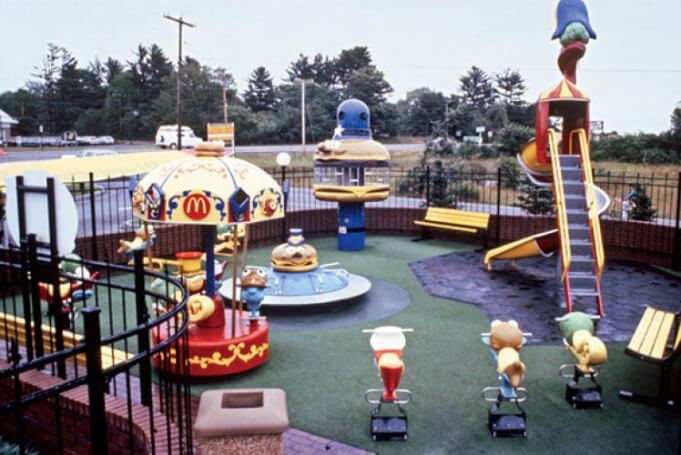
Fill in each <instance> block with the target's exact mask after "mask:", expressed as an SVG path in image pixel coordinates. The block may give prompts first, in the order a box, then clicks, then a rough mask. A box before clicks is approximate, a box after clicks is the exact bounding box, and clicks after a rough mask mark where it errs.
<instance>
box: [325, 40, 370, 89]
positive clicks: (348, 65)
mask: <svg viewBox="0 0 681 455" xmlns="http://www.w3.org/2000/svg"><path fill="white" fill-rule="evenodd" d="M370 66H371V67H373V64H372V60H371V54H370V53H369V49H368V48H367V47H366V46H356V47H353V48H352V49H343V50H342V51H341V52H340V54H339V55H338V57H337V58H336V59H335V60H334V62H333V69H334V73H335V76H336V79H337V80H338V82H339V83H340V84H341V86H343V87H345V86H347V85H348V83H349V80H350V77H351V76H352V74H353V73H354V72H355V71H358V70H360V69H363V68H366V67H370Z"/></svg>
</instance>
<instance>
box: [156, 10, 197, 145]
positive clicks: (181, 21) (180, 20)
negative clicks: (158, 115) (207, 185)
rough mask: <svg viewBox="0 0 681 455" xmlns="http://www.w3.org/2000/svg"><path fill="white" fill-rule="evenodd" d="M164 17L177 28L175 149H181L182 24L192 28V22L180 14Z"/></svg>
mask: <svg viewBox="0 0 681 455" xmlns="http://www.w3.org/2000/svg"><path fill="white" fill-rule="evenodd" d="M163 17H164V18H166V19H168V20H169V21H173V22H177V25H178V30H179V49H178V56H177V96H176V98H177V99H176V107H175V116H176V117H177V149H178V150H182V103H181V100H182V26H184V25H186V26H187V27H191V28H194V27H195V25H194V24H190V23H189V22H186V21H185V20H184V18H183V17H182V16H180V17H179V18H177V17H172V16H169V15H167V14H164V15H163Z"/></svg>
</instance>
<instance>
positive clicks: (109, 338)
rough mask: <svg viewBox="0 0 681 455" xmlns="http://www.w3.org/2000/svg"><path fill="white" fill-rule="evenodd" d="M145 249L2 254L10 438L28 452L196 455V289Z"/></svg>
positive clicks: (31, 247)
mask: <svg viewBox="0 0 681 455" xmlns="http://www.w3.org/2000/svg"><path fill="white" fill-rule="evenodd" d="M138 256H139V257H137V258H136V259H137V262H136V264H139V265H138V266H137V267H135V268H131V267H128V266H118V265H113V264H110V263H108V261H106V258H104V259H105V261H104V262H96V261H89V260H84V259H81V258H78V259H75V258H70V257H63V258H55V257H52V256H50V255H47V254H44V253H42V252H41V251H39V247H38V246H37V244H36V241H35V236H29V237H28V241H27V242H26V243H25V244H24V245H22V247H21V248H10V249H0V384H1V385H0V434H2V436H3V437H4V438H5V439H6V440H10V441H12V442H16V443H18V444H19V445H20V447H21V450H22V453H23V452H24V451H25V450H32V449H35V450H38V451H39V452H40V453H59V454H61V453H192V433H191V395H190V388H189V383H188V381H187V378H188V375H187V373H188V365H187V363H186V359H187V358H188V354H187V352H186V347H187V345H188V343H187V326H188V320H189V318H188V315H187V311H186V307H185V305H186V298H187V297H186V292H185V291H184V288H183V287H182V286H181V285H180V284H179V282H177V281H176V280H174V279H172V278H170V277H169V276H167V275H163V274H158V273H153V272H149V271H146V270H144V269H143V268H142V266H141V264H142V256H141V252H140V253H139V254H138ZM150 280H157V281H156V285H155V286H154V288H153V289H156V291H153V290H151V287H150V284H149V282H150ZM159 284H160V286H159ZM176 291H179V292H180V294H176ZM178 296H181V297H180V298H178ZM152 302H153V303H154V305H162V306H163V307H164V308H165V309H166V310H167V311H165V312H163V313H159V314H155V313H154V311H153V310H152ZM160 333H162V334H164V336H163V337H161V338H157V339H156V340H152V337H153V335H154V334H160ZM178 358H179V359H181V360H179V361H178ZM152 362H155V363H156V364H157V366H160V367H162V370H163V371H165V372H166V373H165V374H158V373H157V371H156V370H154V369H152Z"/></svg>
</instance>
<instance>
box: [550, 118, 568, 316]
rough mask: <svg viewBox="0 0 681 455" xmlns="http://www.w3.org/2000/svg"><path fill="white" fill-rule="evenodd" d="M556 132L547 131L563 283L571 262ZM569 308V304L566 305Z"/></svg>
mask: <svg viewBox="0 0 681 455" xmlns="http://www.w3.org/2000/svg"><path fill="white" fill-rule="evenodd" d="M556 145H557V144H556V132H555V131H554V130H552V129H550V130H549V153H550V155H551V167H552V170H553V187H554V191H555V193H556V213H557V215H558V233H559V235H560V238H561V240H560V253H561V254H560V261H561V264H562V266H563V271H562V276H561V279H562V280H563V281H564V282H565V280H566V278H567V274H568V270H569V269H570V262H571V260H572V250H571V248H570V228H569V225H568V221H567V207H566V205H565V189H564V187H563V174H562V170H561V166H560V155H559V153H558V147H557V146H556ZM568 308H569V303H568Z"/></svg>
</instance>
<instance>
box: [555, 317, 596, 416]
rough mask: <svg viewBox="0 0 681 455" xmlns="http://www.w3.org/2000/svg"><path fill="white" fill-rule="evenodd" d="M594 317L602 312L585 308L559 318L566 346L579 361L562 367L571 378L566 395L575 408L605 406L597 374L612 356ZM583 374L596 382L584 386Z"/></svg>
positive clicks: (566, 388)
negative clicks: (597, 333) (581, 382)
mask: <svg viewBox="0 0 681 455" xmlns="http://www.w3.org/2000/svg"><path fill="white" fill-rule="evenodd" d="M593 319H598V316H591V315H588V314H585V313H581V312H573V313H568V314H566V315H565V316H563V317H560V318H556V321H558V322H559V323H560V331H561V333H562V335H563V343H564V344H565V347H566V348H567V350H568V351H570V352H572V354H574V356H575V357H576V358H577V363H575V364H566V365H563V366H561V367H560V370H559V371H560V375H561V376H562V377H564V378H567V379H569V381H568V383H567V384H566V385H565V399H566V400H567V402H568V403H569V404H570V405H571V406H572V407H573V408H575V409H586V408H597V409H600V408H602V407H603V398H602V394H601V385H600V384H599V383H598V382H597V381H596V378H597V377H598V368H597V367H598V366H599V365H602V364H604V363H605V362H607V360H608V349H607V348H606V347H605V344H603V342H602V341H601V340H600V339H599V338H598V337H595V336H594V334H593V333H594V323H593ZM581 378H588V379H590V380H591V382H592V383H593V384H592V385H590V386H588V387H580V386H579V380H580V379H581Z"/></svg>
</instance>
